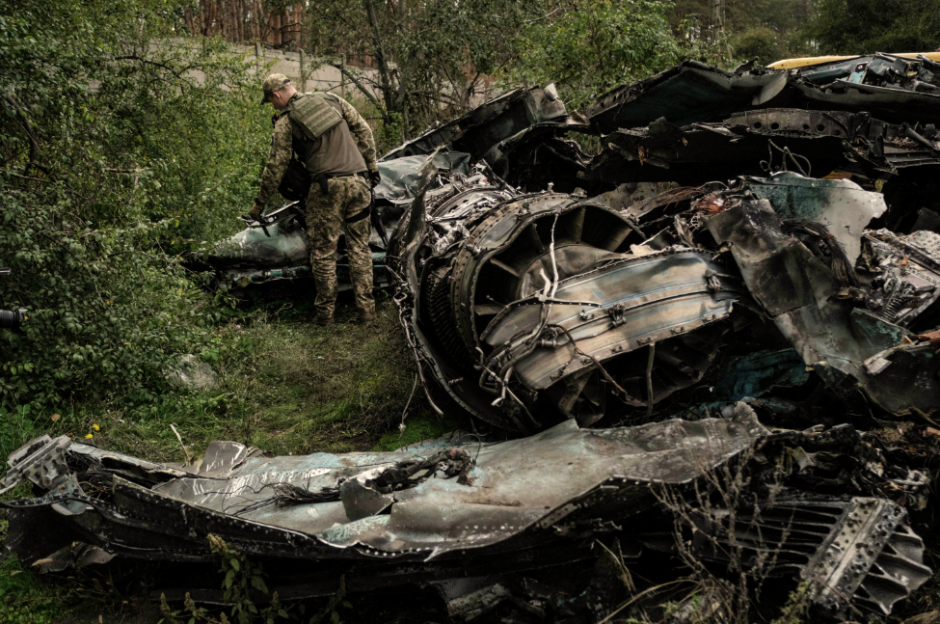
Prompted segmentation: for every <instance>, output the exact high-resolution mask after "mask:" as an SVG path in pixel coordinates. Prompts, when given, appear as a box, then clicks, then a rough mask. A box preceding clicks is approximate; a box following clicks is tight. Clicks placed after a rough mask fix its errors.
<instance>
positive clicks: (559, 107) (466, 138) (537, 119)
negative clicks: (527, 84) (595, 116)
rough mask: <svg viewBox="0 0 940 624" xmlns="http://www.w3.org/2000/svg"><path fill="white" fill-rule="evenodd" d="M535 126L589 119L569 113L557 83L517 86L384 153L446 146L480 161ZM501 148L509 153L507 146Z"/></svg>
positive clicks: (421, 151)
mask: <svg viewBox="0 0 940 624" xmlns="http://www.w3.org/2000/svg"><path fill="white" fill-rule="evenodd" d="M534 126H538V127H540V128H542V129H544V130H546V131H547V132H548V133H553V132H555V131H557V130H566V129H569V128H575V127H585V126H587V122H585V121H584V120H583V119H581V118H579V117H577V116H570V115H569V113H568V111H567V109H566V108H565V103H564V102H563V101H562V100H561V99H559V97H558V92H557V91H556V89H555V85H553V84H550V85H548V86H546V87H545V88H544V89H543V88H540V87H535V88H532V89H522V88H519V89H513V90H511V91H508V92H507V93H504V94H502V95H500V96H499V97H496V98H494V99H492V100H489V101H488V102H486V103H484V104H482V105H481V106H478V107H477V108H475V109H473V110H472V111H470V112H469V113H467V114H466V115H464V116H463V117H460V118H458V119H455V120H453V121H450V122H448V123H446V124H444V125H443V126H440V127H438V128H433V129H431V130H428V131H427V132H425V133H424V134H422V135H420V136H418V137H417V138H415V139H412V140H411V141H408V142H407V143H405V144H404V145H402V146H400V147H398V148H396V149H394V150H392V151H391V152H389V153H388V154H386V155H385V156H383V157H382V160H390V159H394V158H401V157H402V156H415V155H428V154H431V153H433V152H434V151H435V150H437V149H439V148H446V149H450V150H455V151H460V152H467V153H469V154H470V158H471V160H472V161H473V162H477V161H479V160H481V159H483V158H484V157H485V156H486V154H487V152H489V151H490V150H491V149H492V148H493V147H494V146H496V145H497V144H499V143H501V142H503V141H506V140H507V139H510V138H511V137H513V136H515V135H517V134H519V133H520V132H524V131H526V130H527V129H528V128H531V127H534ZM499 151H500V153H505V151H506V149H505V148H503V149H501V150H499ZM491 164H493V163H491Z"/></svg>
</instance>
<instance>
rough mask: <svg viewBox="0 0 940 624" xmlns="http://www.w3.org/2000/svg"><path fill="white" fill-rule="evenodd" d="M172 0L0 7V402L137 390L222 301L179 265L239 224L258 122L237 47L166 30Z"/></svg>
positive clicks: (194, 345) (247, 201)
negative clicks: (18, 323) (11, 318)
mask: <svg viewBox="0 0 940 624" xmlns="http://www.w3.org/2000/svg"><path fill="white" fill-rule="evenodd" d="M181 10H182V3H181V2H179V1H178V0H169V1H164V0H143V1H141V0H100V1H98V2H94V3H87V2H81V1H80V0H62V1H60V2H55V3H49V2H44V1H40V0H23V1H22V2H20V3H19V5H18V7H17V10H16V11H15V12H13V11H5V12H4V13H3V14H2V15H0V65H2V66H3V67H4V73H3V77H2V78H0V119H2V125H0V159H2V161H3V163H2V169H0V205H2V207H3V212H2V220H3V223H2V227H0V250H2V252H0V264H2V265H4V266H9V267H11V268H12V270H13V274H12V276H10V277H7V278H3V280H2V281H0V304H3V307H8V308H9V307H14V308H16V307H24V308H27V309H28V310H29V313H28V321H27V322H26V323H25V324H24V326H23V328H22V330H19V331H9V330H2V331H0V352H2V356H3V357H2V359H0V406H4V407H12V406H16V405H20V404H24V403H31V404H32V405H33V407H34V408H42V407H43V406H48V405H55V404H57V403H58V402H61V401H64V400H66V399H71V398H82V397H87V396H96V395H102V394H105V393H118V394H120V395H121V396H122V397H125V398H128V399H130V400H131V401H138V402H146V401H149V400H151V399H152V398H153V397H154V396H156V395H157V394H158V393H160V392H161V391H162V390H163V389H164V381H163V375H162V372H163V370H164V368H165V366H166V363H167V361H168V360H169V359H170V358H172V357H174V356H175V355H177V354H181V353H193V352H199V350H200V348H201V345H202V344H204V343H205V342H206V340H207V338H208V328H209V327H210V326H211V325H212V324H213V323H214V322H216V321H217V320H218V319H219V318H221V314H222V311H221V310H220V308H219V307H218V306H217V305H215V304H214V302H213V301H212V300H211V298H209V297H208V296H207V295H205V294H204V293H203V292H202V291H201V290H200V289H199V287H198V285H196V284H194V283H193V282H192V281H191V280H190V279H188V277H187V275H186V274H185V273H184V271H183V269H182V268H181V267H180V266H179V264H178V263H177V261H176V257H177V256H178V254H179V253H180V252H182V251H185V250H186V249H188V248H190V247H192V246H193V245H196V244H198V242H199V241H203V240H214V239H216V238H218V237H219V236H221V235H225V234H230V233H232V232H233V231H234V230H235V229H236V221H235V217H236V216H237V215H239V214H243V213H245V212H246V209H247V207H248V206H250V205H251V202H252V199H253V196H254V192H255V186H256V184H257V181H258V174H259V173H260V169H261V166H262V164H263V161H264V158H265V156H266V148H267V141H268V138H269V134H270V125H269V124H270V121H269V119H268V112H266V111H265V110H264V109H262V108H261V107H259V106H258V104H257V99H258V88H257V84H256V81H255V80H254V79H253V78H252V77H251V75H250V73H249V71H248V70H249V68H250V67H249V65H248V64H247V63H245V61H244V59H242V58H238V57H234V56H231V55H229V54H227V53H226V51H225V47H224V45H223V44H222V43H221V42H220V41H204V42H196V43H191V44H190V45H189V47H186V46H184V45H183V44H182V43H173V42H171V41H169V40H168V39H166V37H167V36H168V35H171V34H173V33H174V32H175V31H174V27H175V25H176V24H177V23H178V21H179V17H180V15H181Z"/></svg>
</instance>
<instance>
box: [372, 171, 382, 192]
mask: <svg viewBox="0 0 940 624" xmlns="http://www.w3.org/2000/svg"><path fill="white" fill-rule="evenodd" d="M369 179H370V180H372V188H375V187H377V186H378V185H379V182H381V181H382V176H381V175H379V171H378V169H376V170H375V171H370V172H369Z"/></svg>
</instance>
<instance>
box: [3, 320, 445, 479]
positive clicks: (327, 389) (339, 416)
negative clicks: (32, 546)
mask: <svg viewBox="0 0 940 624" xmlns="http://www.w3.org/2000/svg"><path fill="white" fill-rule="evenodd" d="M350 315H351V312H350V311H348V310H343V309H341V311H340V316H339V321H340V322H339V323H338V324H337V325H335V326H333V327H328V328H324V327H317V326H315V325H312V324H310V323H308V322H305V321H304V320H303V316H304V315H303V314H301V313H298V312H296V311H293V310H288V311H284V310H282V311H280V313H278V312H277V311H268V310H264V309H260V310H256V311H255V312H253V313H252V314H250V315H249V316H247V317H246V318H244V319H242V320H240V321H239V322H236V321H232V322H230V323H229V324H227V325H225V326H223V327H220V328H219V329H218V330H217V336H216V337H215V339H214V343H213V346H212V347H211V348H210V349H207V350H205V351H203V353H202V354H200V357H201V359H202V360H203V361H206V362H207V363H209V364H210V365H211V366H212V367H213V369H214V370H215V372H216V374H217V376H218V383H219V385H218V387H217V388H216V389H214V390H212V391H195V390H194V391H188V392H185V391H184V392H178V393H173V394H170V395H168V396H166V397H165V398H164V399H162V400H161V401H159V402H157V403H155V404H152V405H149V406H146V407H144V408H141V407H137V408H133V409H128V408H122V407H120V406H117V405H113V404H108V403H96V404H78V405H75V406H70V407H69V408H68V409H60V410H48V413H32V412H30V410H29V406H26V407H25V408H19V410H18V411H16V412H12V413H10V414H8V415H7V416H6V419H5V421H6V423H7V425H6V426H4V427H3V428H2V429H0V455H2V456H3V457H5V456H6V455H8V454H9V453H10V452H11V451H13V450H14V449H15V448H17V447H18V446H20V445H21V444H23V443H25V442H27V441H28V440H30V439H32V438H34V437H36V436H38V435H41V434H43V433H47V434H49V435H51V436H58V435H70V436H72V437H74V438H76V439H82V438H84V437H85V436H87V435H92V436H93V437H92V438H90V439H88V442H89V443H92V444H95V445H97V446H100V447H102V448H108V449H112V450H116V451H121V452H125V453H129V454H133V455H135V456H138V457H142V458H146V459H149V460H153V461H183V460H184V459H185V455H184V451H183V449H182V447H181V446H180V444H179V441H178V440H177V439H176V436H175V435H174V433H173V431H172V429H171V427H170V425H171V424H172V425H173V426H174V427H175V428H176V430H177V431H178V432H179V434H180V436H181V437H182V439H183V443H184V444H185V445H186V446H187V447H188V448H189V450H190V451H191V452H192V453H193V454H195V455H199V454H200V453H202V452H203V451H204V450H205V447H206V445H207V444H208V443H209V442H211V441H212V440H234V441H237V442H242V443H244V444H248V445H251V446H255V447H258V448H261V449H263V450H265V451H269V452H271V453H274V454H277V455H287V454H295V455H296V454H306V453H312V452H319V451H323V452H335V453H342V452H349V451H360V450H369V449H373V448H376V449H392V448H394V447H395V445H396V444H397V442H396V441H397V440H398V437H399V423H400V422H401V419H402V412H403V410H404V407H405V405H406V403H407V402H408V398H409V396H410V395H411V393H412V388H413V385H414V378H415V374H416V371H415V365H414V360H413V357H412V355H411V353H410V352H409V351H408V349H407V347H406V345H405V342H404V340H403V338H402V336H401V332H400V330H399V328H398V322H397V311H396V309H395V307H394V306H393V305H392V304H391V303H390V302H383V303H381V304H380V305H379V309H378V322H377V324H376V326H362V325H357V324H352V323H345V322H342V321H344V320H347V319H348V317H349V316H350ZM408 412H409V413H408V415H407V420H406V422H407V424H408V427H407V428H406V435H405V436H404V437H403V438H402V441H403V442H404V443H406V444H411V443H414V442H416V441H419V440H420V439H423V438H422V437H421V436H424V437H431V436H434V435H438V434H440V433H444V432H445V431H450V430H453V429H454V428H455V427H456V424H455V423H454V422H452V421H442V420H440V419H438V418H437V416H436V415H434V414H433V412H431V410H430V409H429V408H428V407H427V402H426V400H425V399H424V396H423V393H422V392H421V390H420V388H418V389H417V390H416V391H415V393H414V396H413V397H412V400H411V404H410V405H409V408H408ZM54 414H56V416H54Z"/></svg>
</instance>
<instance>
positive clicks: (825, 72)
mask: <svg viewBox="0 0 940 624" xmlns="http://www.w3.org/2000/svg"><path fill="white" fill-rule="evenodd" d="M936 66H937V64H936V63H933V62H932V61H930V60H928V59H926V58H922V59H921V58H918V59H904V58H901V57H896V56H891V55H881V54H880V55H876V56H873V57H862V58H858V59H849V60H841V61H837V62H835V63H822V64H819V65H816V66H807V67H801V68H799V69H794V70H774V69H763V68H754V67H750V66H742V67H739V68H738V69H737V70H736V71H735V72H733V73H732V72H726V71H723V70H720V69H718V68H715V67H709V66H707V65H703V64H701V63H697V62H694V61H688V62H685V63H683V64H681V65H679V66H677V67H675V68H673V69H669V70H666V71H664V72H662V73H660V74H657V75H655V76H653V77H652V78H648V79H646V80H642V81H640V82H636V83H633V84H630V85H625V86H622V87H618V88H616V89H614V90H612V91H610V92H609V93H607V94H605V95H602V96H601V97H599V98H598V100H597V103H596V104H595V105H594V106H592V107H591V108H590V109H589V110H588V111H587V117H588V118H589V119H590V121H591V126H592V130H593V131H594V132H596V133H599V134H610V133H612V132H615V131H617V130H620V129H630V128H640V127H643V126H648V125H649V124H651V123H652V122H653V121H655V120H656V119H659V118H660V117H663V118H665V119H666V120H667V121H669V122H670V123H672V124H675V125H678V126H684V125H687V124H693V123H706V122H720V121H722V120H724V119H727V118H728V117H729V116H730V115H732V114H735V113H742V112H744V111H751V110H757V109H764V108H782V107H799V108H805V109H814V110H820V111H833V110H842V111H852V112H859V113H860V112H867V113H870V114H871V115H872V116H873V117H876V118H878V119H882V120H884V121H887V122H891V123H897V124H902V123H913V122H915V121H920V122H921V123H933V124H936V123H938V122H940V106H938V105H937V104H938V102H940V71H938V70H937V69H936ZM869 67H870V68H871V69H870V70H869Z"/></svg>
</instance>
